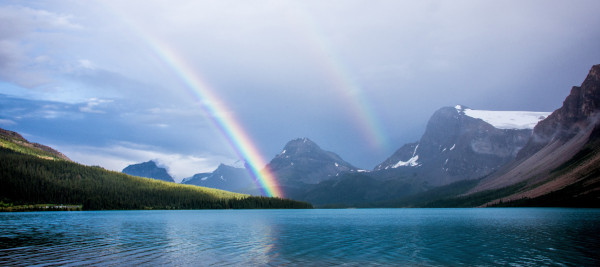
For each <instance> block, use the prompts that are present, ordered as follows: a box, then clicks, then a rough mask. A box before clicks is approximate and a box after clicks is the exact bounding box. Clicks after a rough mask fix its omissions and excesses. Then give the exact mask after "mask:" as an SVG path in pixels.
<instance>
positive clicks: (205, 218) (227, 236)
mask: <svg viewBox="0 0 600 267" xmlns="http://www.w3.org/2000/svg"><path fill="white" fill-rule="evenodd" d="M598 247H600V210H593V209H364V210H217V211H214V210H212V211H211V210H202V211H100V212H39V213H1V214H0V265H55V264H60V265H176V266H191V265H193V266H198V265H246V266H249V265H251V266H264V265H299V266H303V265H340V264H343V265H351V266H352V265H354V266H355V265H430V266H437V265H460V264H463V265H519V266H521V265H531V266H537V265H563V264H564V265H587V266H598V265H600V256H598V255H600V254H599V253H598V252H599V251H598V249H597V248H598Z"/></svg>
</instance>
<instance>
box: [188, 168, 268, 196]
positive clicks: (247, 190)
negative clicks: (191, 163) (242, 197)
mask: <svg viewBox="0 0 600 267" xmlns="http://www.w3.org/2000/svg"><path fill="white" fill-rule="evenodd" d="M181 183H182V184H191V185H198V186H204V187H210V188H216V189H222V190H227V191H232V192H236V193H244V194H253V195H259V194H260V190H259V189H254V188H255V183H254V179H253V178H252V176H251V175H250V173H249V172H248V170H247V169H246V168H237V167H233V166H228V165H225V164H220V165H219V166H218V167H217V169H215V170H214V171H213V172H209V173H197V174H194V176H192V177H189V178H185V179H183V181H181Z"/></svg>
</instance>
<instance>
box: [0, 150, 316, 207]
mask: <svg viewBox="0 0 600 267" xmlns="http://www.w3.org/2000/svg"><path fill="white" fill-rule="evenodd" d="M33 149H35V148H33ZM29 152H31V151H29ZM33 154H35V153H27V154H26V153H22V152H20V151H16V150H14V149H11V148H10V146H7V145H4V144H3V145H2V146H1V147H0V210H10V207H13V206H18V205H32V204H45V203H53V204H69V205H83V209H87V210H108V209H254V208H261V209H269V208H312V206H311V205H310V204H308V203H304V202H298V201H293V200H288V199H280V198H268V197H254V196H249V195H244V194H237V193H232V192H227V191H223V190H217V189H210V188H204V187H198V186H193V185H182V184H174V183H167V182H163V181H158V180H153V179H148V178H141V177H135V176H130V175H127V174H123V173H118V172H113V171H108V170H105V169H103V168H101V167H89V166H84V165H81V164H77V163H74V162H71V161H67V160H56V159H47V158H44V157H39V156H37V155H33Z"/></svg>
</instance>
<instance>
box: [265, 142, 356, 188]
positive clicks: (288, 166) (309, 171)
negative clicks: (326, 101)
mask: <svg viewBox="0 0 600 267" xmlns="http://www.w3.org/2000/svg"><path fill="white" fill-rule="evenodd" d="M267 167H268V168H269V169H270V170H271V171H273V172H274V173H275V176H276V177H277V178H278V180H279V182H280V183H284V184H285V183H288V184H289V183H292V184H296V183H306V184H315V183H318V182H320V181H323V180H326V179H329V178H331V177H332V176H335V175H337V174H338V173H340V172H345V171H354V170H357V168H356V167H354V166H352V164H350V163H348V162H346V161H344V160H343V159H342V158H341V157H340V156H338V155H337V154H335V153H333V152H330V151H325V150H323V149H321V148H320V147H319V146H318V145H317V144H316V143H315V142H313V141H312V140H310V139H308V138H297V139H294V140H291V141H289V142H288V143H287V144H286V145H285V147H284V148H283V150H282V151H281V153H279V154H278V155H277V156H275V158H273V159H272V160H271V162H270V163H269V165H268V166H267Z"/></svg>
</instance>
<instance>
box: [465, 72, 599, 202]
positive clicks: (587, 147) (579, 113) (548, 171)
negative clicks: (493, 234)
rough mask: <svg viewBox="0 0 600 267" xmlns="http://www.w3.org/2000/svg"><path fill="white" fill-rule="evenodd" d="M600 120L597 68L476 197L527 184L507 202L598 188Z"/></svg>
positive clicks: (483, 182)
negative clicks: (574, 187)
mask: <svg viewBox="0 0 600 267" xmlns="http://www.w3.org/2000/svg"><path fill="white" fill-rule="evenodd" d="M599 118H600V65H595V66H593V67H592V69H591V70H590V72H589V74H588V76H587V77H586V79H585V80H584V82H583V83H582V84H581V86H574V87H573V88H572V89H571V93H570V94H569V96H568V97H567V98H566V99H565V101H564V102H563V106H562V107H561V108H559V109H557V110H556V111H554V112H553V113H552V114H551V115H550V116H548V118H546V119H545V120H542V121H541V122H539V123H538V124H537V125H536V127H535V128H534V130H533V133H532V135H531V137H530V138H529V141H528V142H527V144H526V145H525V147H524V148H523V149H522V150H521V151H520V152H519V154H518V155H517V158H516V160H515V161H514V162H513V163H512V164H510V165H509V167H507V168H506V169H504V170H503V171H502V172H500V173H499V174H498V175H495V176H492V177H489V178H486V179H484V180H482V182H481V183H480V184H479V185H478V186H476V187H475V188H474V189H472V190H471V193H474V192H481V191H485V190H490V189H499V188H503V187H506V186H510V185H514V184H517V183H521V182H524V183H525V185H524V187H523V188H521V189H520V190H519V192H518V193H515V194H513V195H511V196H508V197H505V198H503V199H502V201H511V200H516V199H521V198H535V197H540V196H543V195H546V194H549V193H550V192H555V191H559V190H562V189H564V188H566V187H568V186H570V185H573V184H578V183H582V182H585V183H584V184H585V186H583V185H582V186H583V187H586V188H587V187H589V186H591V185H594V184H598V179H599V177H600V174H599V173H598V171H597V170H598V166H600V157H598V153H600V142H599V138H598V136H600V134H598V132H599V131H600V124H599V122H600V120H599ZM594 166H595V167H594ZM584 180H585V181H584ZM592 187H593V186H592ZM588 189H589V188H588ZM588 189H586V190H588ZM589 190H591V191H594V190H595V189H593V188H592V189H589ZM579 193H582V192H579Z"/></svg>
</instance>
